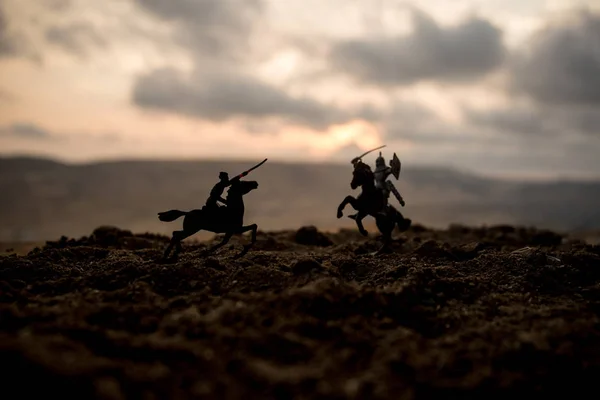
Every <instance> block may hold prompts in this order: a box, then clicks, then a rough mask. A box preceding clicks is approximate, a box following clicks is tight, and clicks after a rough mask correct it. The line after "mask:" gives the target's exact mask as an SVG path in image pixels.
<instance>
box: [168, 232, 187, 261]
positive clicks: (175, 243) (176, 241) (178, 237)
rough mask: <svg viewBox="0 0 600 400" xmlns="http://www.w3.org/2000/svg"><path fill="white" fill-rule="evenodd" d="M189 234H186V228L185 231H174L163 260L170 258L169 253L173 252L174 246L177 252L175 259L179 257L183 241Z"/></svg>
mask: <svg viewBox="0 0 600 400" xmlns="http://www.w3.org/2000/svg"><path fill="white" fill-rule="evenodd" d="M188 236H190V235H189V234H186V232H185V231H184V230H183V231H173V236H172V237H171V242H170V243H169V246H167V248H166V249H165V252H164V254H163V260H167V259H168V258H169V253H171V250H172V249H173V247H175V252H174V253H173V259H177V255H178V254H179V252H181V241H182V240H183V239H185V238H186V237H188Z"/></svg>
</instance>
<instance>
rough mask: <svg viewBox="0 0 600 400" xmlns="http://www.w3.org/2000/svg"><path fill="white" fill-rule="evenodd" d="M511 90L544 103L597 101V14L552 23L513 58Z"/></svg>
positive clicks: (599, 98) (599, 86) (599, 40)
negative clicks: (567, 21) (568, 21)
mask: <svg viewBox="0 0 600 400" xmlns="http://www.w3.org/2000/svg"><path fill="white" fill-rule="evenodd" d="M511 74H512V75H511V76H512V82H511V86H512V90H513V91H514V92H516V93H522V94H526V95H528V96H529V97H530V98H532V99H534V100H536V101H538V102H540V103H544V104H570V105H573V104H596V105H598V104H600V15H598V14H592V13H591V12H581V13H579V14H578V16H577V17H576V18H575V19H574V21H571V22H570V23H566V22H563V23H560V24H559V23H553V24H550V25H548V26H547V27H546V29H544V30H542V31H540V32H538V33H537V34H536V35H535V37H534V38H533V42H532V44H531V46H530V47H529V48H528V49H527V50H526V51H522V52H520V53H518V54H516V55H515V56H514V58H513V62H512V69H511Z"/></svg>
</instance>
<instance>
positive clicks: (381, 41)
mask: <svg viewBox="0 0 600 400" xmlns="http://www.w3.org/2000/svg"><path fill="white" fill-rule="evenodd" d="M413 21H414V30H413V32H412V33H411V34H410V35H408V36H399V37H394V38H378V39H368V38H365V39H356V40H346V41H342V42H339V43H337V44H335V45H334V46H333V48H332V50H331V53H330V61H331V64H332V66H333V67H334V68H336V69H338V70H340V71H342V72H344V73H346V74H350V75H352V76H354V77H355V78H357V79H358V80H360V81H362V82H365V83H372V84H375V85H379V86H387V85H407V84H411V83H415V82H419V81H423V80H439V81H449V82H467V81H472V80H476V79H478V78H480V77H482V76H484V75H485V74H487V73H489V72H490V71H492V70H494V69H495V68H497V67H499V66H500V65H502V63H503V61H504V58H505V48H504V45H503V43H502V32H501V31H500V30H499V29H498V28H496V27H495V26H494V25H492V24H491V23H489V22H488V21H486V20H483V19H480V18H471V19H469V20H467V21H464V22H463V23H462V24H460V25H457V26H452V27H447V28H445V27H441V26H439V25H437V23H436V22H435V21H434V20H433V19H432V18H431V17H429V16H428V15H426V14H424V13H423V12H419V11H415V12H414V13H413Z"/></svg>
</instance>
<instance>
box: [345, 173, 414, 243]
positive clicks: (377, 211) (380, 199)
mask: <svg viewBox="0 0 600 400" xmlns="http://www.w3.org/2000/svg"><path fill="white" fill-rule="evenodd" d="M350 187H351V188H352V189H353V190H354V189H356V188H358V187H361V188H362V191H361V193H360V194H359V195H358V197H357V198H354V197H352V196H346V198H345V199H344V201H342V202H341V203H340V205H339V206H338V210H337V217H338V218H342V216H343V215H344V213H343V211H344V208H345V207H346V205H348V204H350V205H351V206H352V207H353V208H354V209H355V210H356V211H358V213H356V215H351V216H349V218H352V219H354V220H355V221H356V226H357V227H358V230H359V232H360V233H361V234H362V235H363V236H367V235H368V234H369V232H367V230H366V229H365V228H364V226H363V224H362V220H363V218H365V217H366V216H367V215H370V216H372V217H373V218H375V223H376V225H377V228H378V229H379V231H380V232H381V234H382V235H383V246H382V247H381V248H380V249H379V250H378V251H377V253H380V252H382V251H383V250H384V249H385V248H386V247H387V246H388V245H389V243H390V242H391V241H392V232H393V230H394V226H395V225H398V229H400V231H405V230H407V229H408V228H409V227H410V225H411V222H412V221H411V220H410V219H408V218H404V216H402V214H401V213H400V212H399V211H398V210H396V209H395V208H394V207H393V206H392V205H391V204H387V201H386V199H385V198H384V195H383V192H382V191H381V190H378V189H377V188H376V187H375V176H374V175H373V172H372V171H371V167H369V165H367V164H365V163H363V162H362V161H358V162H356V163H355V164H354V172H353V177H352V182H351V183H350Z"/></svg>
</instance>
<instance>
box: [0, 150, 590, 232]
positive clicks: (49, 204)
mask: <svg viewBox="0 0 600 400" xmlns="http://www.w3.org/2000/svg"><path fill="white" fill-rule="evenodd" d="M253 163H254V161H251V162H240V161H227V162H217V161H115V162H99V163H91V164H84V165H67V164H62V163H59V162H55V161H50V160H45V159H36V158H23V157H20V158H0V193H1V195H0V221H1V223H0V240H3V241H19V240H47V239H56V238H58V237H60V236H61V235H66V236H70V237H78V236H82V235H87V234H89V233H90V232H91V231H92V230H93V229H95V228H96V227H98V226H100V225H116V226H119V227H121V228H124V229H130V230H132V231H134V232H146V231H150V232H156V233H165V234H170V232H171V231H173V230H175V229H179V227H180V222H175V223H163V222H160V221H159V220H158V219H157V216H156V214H157V212H159V211H164V210H168V209H172V208H178V209H183V210H188V209H193V208H200V207H202V205H203V204H204V202H205V200H206V198H207V196H208V193H209V191H210V189H211V187H212V185H213V184H214V183H216V181H217V179H218V178H217V177H218V173H219V171H222V170H223V171H228V172H229V173H230V174H231V175H233V174H237V173H239V172H241V171H243V170H244V169H246V168H248V167H249V166H251V165H252V164H253ZM351 175H352V166H351V165H350V164H341V165H339V164H294V163H289V164H288V163H279V162H273V161H269V162H267V163H266V164H265V165H263V166H262V167H261V168H260V169H258V170H256V171H255V172H253V173H252V174H251V175H250V176H248V177H247V179H251V180H257V181H258V182H259V185H260V187H259V189H258V190H256V191H253V192H252V193H250V194H249V195H248V196H247V197H246V205H247V211H246V221H247V222H248V223H251V222H255V223H257V224H258V225H259V227H260V229H263V230H278V229H287V228H297V227H299V226H301V225H307V224H314V225H316V226H318V227H319V228H320V229H323V230H334V229H337V228H340V227H349V228H354V227H355V225H354V222H353V221H352V220H350V219H348V218H346V217H344V218H342V219H340V220H338V219H337V218H336V216H335V214H336V208H337V205H338V204H339V203H340V201H342V199H343V198H344V197H345V196H346V195H348V194H353V195H358V193H359V191H358V190H356V191H352V190H351V189H350V185H349V182H350V179H351ZM394 183H395V185H396V187H397V188H398V190H399V191H400V193H402V195H403V197H404V198H405V200H406V207H404V208H401V207H400V206H399V205H398V204H397V202H396V201H395V200H392V201H393V202H394V204H395V205H397V207H398V208H399V209H400V211H401V212H402V213H403V214H404V215H405V216H407V217H409V218H411V219H413V221H415V222H417V223H421V224H424V225H427V226H431V227H446V226H447V225H449V224H451V223H459V224H465V225H483V224H487V225H491V224H504V223H506V224H519V225H535V226H537V227H542V228H550V229H555V230H561V231H570V230H593V229H600V210H599V208H598V199H600V182H591V183H590V182H573V181H569V182H567V181H564V182H550V183H547V182H544V183H530V182H509V181H502V180H494V179H488V178H482V177H478V176H474V175H469V174H466V173H462V172H458V171H454V170H450V169H443V168H416V167H412V168H411V167H410V166H404V165H403V167H402V173H401V176H400V180H399V181H397V182H396V181H394ZM346 210H347V211H346V214H345V215H348V214H349V213H351V212H352V209H351V208H350V207H348V208H347V209H346ZM367 220H371V218H370V217H368V218H367ZM371 230H372V231H373V232H374V229H371ZM211 235H212V234H211Z"/></svg>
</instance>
